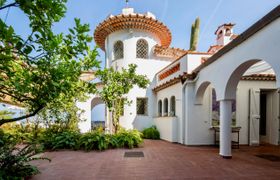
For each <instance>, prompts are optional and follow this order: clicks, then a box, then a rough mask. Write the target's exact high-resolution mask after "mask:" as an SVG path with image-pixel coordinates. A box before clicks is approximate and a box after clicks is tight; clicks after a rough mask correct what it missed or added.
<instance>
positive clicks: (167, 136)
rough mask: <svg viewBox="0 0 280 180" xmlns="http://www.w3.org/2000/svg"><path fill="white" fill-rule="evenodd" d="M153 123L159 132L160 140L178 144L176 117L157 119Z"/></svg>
mask: <svg viewBox="0 0 280 180" xmlns="http://www.w3.org/2000/svg"><path fill="white" fill-rule="evenodd" d="M154 123H155V125H156V127H157V129H158V131H159V132H160V139H163V140H166V141H169V142H178V133H177V131H178V118H177V117H157V118H154Z"/></svg>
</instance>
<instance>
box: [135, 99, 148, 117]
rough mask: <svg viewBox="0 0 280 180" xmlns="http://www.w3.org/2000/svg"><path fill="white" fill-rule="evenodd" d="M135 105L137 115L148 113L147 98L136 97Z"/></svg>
mask: <svg viewBox="0 0 280 180" xmlns="http://www.w3.org/2000/svg"><path fill="white" fill-rule="evenodd" d="M136 106H137V107H136V108H137V109H136V110H137V115H144V116H147V115H148V98H137V99H136Z"/></svg>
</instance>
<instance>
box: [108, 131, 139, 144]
mask: <svg viewBox="0 0 280 180" xmlns="http://www.w3.org/2000/svg"><path fill="white" fill-rule="evenodd" d="M112 136H113V141H116V144H117V147H118V148H120V147H122V148H123V147H125V148H134V147H138V146H139V145H140V144H141V143H142V142H143V139H142V138H141V136H142V133H141V132H139V131H138V130H136V129H133V130H124V129H120V130H119V131H118V132H117V133H116V134H114V135H112ZM112 144H113V143H112Z"/></svg>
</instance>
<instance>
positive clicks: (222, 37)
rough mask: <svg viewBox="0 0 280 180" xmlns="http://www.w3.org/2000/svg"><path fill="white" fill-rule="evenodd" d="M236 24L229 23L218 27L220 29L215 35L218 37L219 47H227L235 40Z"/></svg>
mask: <svg viewBox="0 0 280 180" xmlns="http://www.w3.org/2000/svg"><path fill="white" fill-rule="evenodd" d="M234 25H235V24H232V23H228V24H222V25H221V26H219V27H218V29H217V30H216V32H215V35H216V36H217V39H216V40H217V45H219V46H225V45H227V44H228V43H229V42H230V41H232V40H233V38H234V34H233V26H234Z"/></svg>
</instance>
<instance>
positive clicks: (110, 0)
mask: <svg viewBox="0 0 280 180" xmlns="http://www.w3.org/2000/svg"><path fill="white" fill-rule="evenodd" d="M9 1H11V0H9ZM279 4H280V0H195V1H194V0H130V3H129V6H130V7H133V8H135V11H136V12H138V13H145V12H147V11H150V12H152V13H154V14H155V15H156V16H157V18H158V19H159V20H160V21H162V22H163V23H164V24H166V25H167V26H168V27H169V29H170V30H171V33H172V44H171V46H173V47H178V48H184V49H188V48H189V37H190V29H191V24H192V23H193V21H194V20H195V18H196V17H200V19H201V26H200V38H199V47H198V50H199V51H206V50H207V49H208V47H209V46H210V45H212V44H213V43H215V36H214V32H215V30H216V28H217V27H218V26H219V25H220V24H223V23H228V22H232V23H236V26H235V28H234V31H235V33H237V34H240V33H241V32H243V31H244V30H246V29H247V28H248V27H249V26H251V25H252V24H253V23H254V22H256V21H257V20H258V19H260V18H261V17H263V16H264V15H265V14H267V13H268V12H269V11H270V10H272V9H273V8H274V7H276V6H277V5H279ZM124 7H125V0H68V3H67V9H68V11H67V13H66V15H65V18H63V19H62V20H61V21H60V22H59V23H57V24H55V26H54V30H55V31H56V32H67V31H68V28H69V27H72V26H73V25H74V20H73V19H74V18H75V17H77V18H80V19H81V20H82V22H83V23H89V24H90V27H91V32H90V33H91V34H93V32H94V29H95V27H96V26H97V25H98V24H99V23H100V22H102V21H103V20H104V19H105V18H106V17H107V16H108V15H109V14H113V15H116V14H119V13H120V12H121V9H122V8H124ZM6 14H7V11H6V10H5V11H1V12H0V18H2V19H3V18H5V16H6ZM27 22H28V21H27V17H25V16H24V15H23V13H22V12H21V11H20V10H18V8H11V9H10V11H9V14H8V17H7V23H8V24H12V25H14V27H15V29H16V31H17V33H19V34H22V35H24V36H27V35H28V33H29V32H30V30H29V28H28V24H27ZM92 46H94V43H93V44H92ZM100 60H102V61H103V63H102V64H104V53H103V52H102V51H100Z"/></svg>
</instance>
